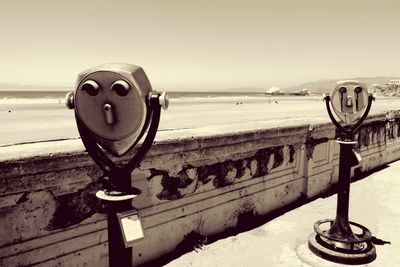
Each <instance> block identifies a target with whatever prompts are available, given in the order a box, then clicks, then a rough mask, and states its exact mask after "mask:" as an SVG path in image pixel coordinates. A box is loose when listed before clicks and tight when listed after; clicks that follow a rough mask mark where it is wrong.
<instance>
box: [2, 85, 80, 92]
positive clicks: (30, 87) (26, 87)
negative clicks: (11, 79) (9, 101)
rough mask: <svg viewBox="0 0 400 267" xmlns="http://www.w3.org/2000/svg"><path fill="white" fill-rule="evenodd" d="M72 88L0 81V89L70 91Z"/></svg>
mask: <svg viewBox="0 0 400 267" xmlns="http://www.w3.org/2000/svg"><path fill="white" fill-rule="evenodd" d="M72 89H73V88H71V87H68V86H45V85H24V84H11V83H0V91H70V90H72Z"/></svg>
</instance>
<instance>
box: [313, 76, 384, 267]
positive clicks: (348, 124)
mask: <svg viewBox="0 0 400 267" xmlns="http://www.w3.org/2000/svg"><path fill="white" fill-rule="evenodd" d="M373 99H374V98H373V96H372V95H371V94H369V93H368V91H367V89H366V86H365V84H363V83H359V82H356V81H345V82H339V83H338V84H337V85H336V87H335V88H334V90H333V92H332V94H331V96H326V97H325V99H324V100H325V102H326V108H327V110H328V114H329V117H330V119H331V120H332V122H333V124H334V125H335V126H336V127H337V128H338V132H339V137H338V138H337V139H336V142H337V143H339V145H340V157H339V179H338V184H337V187H338V194H337V208H336V218H335V220H331V219H326V220H320V221H317V222H316V223H315V224H314V231H315V233H312V234H311V235H310V236H309V239H308V246H309V248H310V250H311V251H312V252H313V253H314V254H316V255H318V256H320V257H322V258H324V259H327V260H330V261H334V262H339V263H344V264H363V263H368V262H371V261H373V260H374V259H375V258H376V251H375V247H374V245H373V244H372V242H371V232H370V231H369V230H368V229H367V228H366V227H364V226H362V225H360V224H358V223H354V222H351V221H349V193H350V174H351V167H353V166H356V165H358V164H359V163H360V161H361V156H360V155H359V154H358V153H357V152H355V151H354V150H353V145H354V144H357V142H356V141H354V132H355V131H356V130H357V129H358V128H359V127H360V126H361V124H362V122H363V121H364V120H365V118H366V117H367V115H368V113H369V110H370V108H371V104H372V100H373ZM330 104H331V105H330ZM331 106H332V109H333V111H334V112H335V114H336V115H337V117H338V118H339V119H340V120H341V121H342V123H343V124H344V125H343V126H342V124H340V123H339V122H338V121H337V120H336V118H335V117H334V115H333V114H332V111H331ZM324 224H329V225H328V227H329V229H327V230H322V229H321V226H322V225H324ZM350 225H351V226H352V227H353V228H358V231H357V233H358V232H360V233H359V234H357V233H354V232H353V230H352V228H351V227H350ZM328 227H325V229H326V228H328Z"/></svg>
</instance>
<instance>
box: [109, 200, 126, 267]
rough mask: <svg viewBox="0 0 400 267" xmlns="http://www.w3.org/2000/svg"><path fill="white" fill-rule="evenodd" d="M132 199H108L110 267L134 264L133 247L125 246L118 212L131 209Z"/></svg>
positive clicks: (123, 266)
mask: <svg viewBox="0 0 400 267" xmlns="http://www.w3.org/2000/svg"><path fill="white" fill-rule="evenodd" d="M131 202H132V200H131V199H128V200H122V201H107V203H106V205H107V223H108V257H109V266H110V267H117V266H118V267H130V266H132V248H131V247H129V248H125V245H124V240H123V235H122V231H121V227H120V225H119V219H118V216H117V213H119V212H123V211H127V210H131V209H132V205H131Z"/></svg>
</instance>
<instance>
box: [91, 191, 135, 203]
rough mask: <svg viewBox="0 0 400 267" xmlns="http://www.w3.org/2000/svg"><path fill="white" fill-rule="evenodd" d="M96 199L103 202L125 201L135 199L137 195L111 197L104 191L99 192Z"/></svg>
mask: <svg viewBox="0 0 400 267" xmlns="http://www.w3.org/2000/svg"><path fill="white" fill-rule="evenodd" d="M96 197H97V198H99V199H101V200H106V201H123V200H128V199H134V198H135V197H137V195H132V194H127V195H110V194H107V193H106V192H105V191H104V190H99V191H97V192H96Z"/></svg>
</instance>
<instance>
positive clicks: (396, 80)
mask: <svg viewBox="0 0 400 267" xmlns="http://www.w3.org/2000/svg"><path fill="white" fill-rule="evenodd" d="M388 84H389V85H400V76H392V77H389V82H388Z"/></svg>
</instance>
